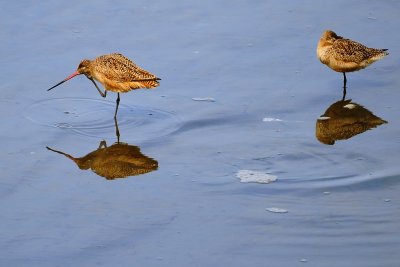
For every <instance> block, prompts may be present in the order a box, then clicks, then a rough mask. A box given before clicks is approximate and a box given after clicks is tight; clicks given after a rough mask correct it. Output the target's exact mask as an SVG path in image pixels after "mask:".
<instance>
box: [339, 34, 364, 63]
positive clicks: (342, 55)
mask: <svg viewBox="0 0 400 267" xmlns="http://www.w3.org/2000/svg"><path fill="white" fill-rule="evenodd" d="M371 50H372V49H371V48H368V47H366V46H365V45H362V44H360V43H357V42H354V41H352V40H349V39H337V40H336V41H335V42H334V43H333V46H332V51H334V52H333V56H334V57H335V58H336V59H337V60H340V61H346V62H354V63H361V62H362V61H364V60H366V59H368V58H370V57H371V53H372V51H371Z"/></svg>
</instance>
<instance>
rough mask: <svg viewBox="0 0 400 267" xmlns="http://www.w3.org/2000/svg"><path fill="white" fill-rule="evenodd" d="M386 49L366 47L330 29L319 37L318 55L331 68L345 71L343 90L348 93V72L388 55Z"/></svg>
mask: <svg viewBox="0 0 400 267" xmlns="http://www.w3.org/2000/svg"><path fill="white" fill-rule="evenodd" d="M386 50H387V49H376V48H369V47H366V46H365V45H362V44H360V43H357V42H355V41H352V40H350V39H345V38H343V37H341V36H338V35H336V33H334V32H333V31H329V30H328V31H325V32H324V33H323V34H322V36H321V39H319V42H318V47H317V56H318V58H319V60H320V61H321V62H322V63H324V64H325V65H327V66H328V67H329V68H331V69H333V70H334V71H337V72H342V73H343V77H344V86H343V87H344V89H343V92H344V94H346V82H347V79H346V72H352V71H357V70H361V69H363V68H365V67H367V66H369V65H370V64H372V63H374V62H375V61H377V60H379V59H381V58H383V57H384V56H386V55H388V54H389V53H388V52H386Z"/></svg>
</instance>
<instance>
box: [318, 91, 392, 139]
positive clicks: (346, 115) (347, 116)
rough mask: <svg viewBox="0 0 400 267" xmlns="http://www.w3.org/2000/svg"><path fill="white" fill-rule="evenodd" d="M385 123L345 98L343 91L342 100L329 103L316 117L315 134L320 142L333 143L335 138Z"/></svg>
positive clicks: (344, 136) (350, 136)
mask: <svg viewBox="0 0 400 267" xmlns="http://www.w3.org/2000/svg"><path fill="white" fill-rule="evenodd" d="M385 123H387V121H385V120H383V119H381V118H379V117H378V116H376V115H374V114H373V113H372V112H371V111H369V110H368V109H367V108H365V107H363V106H362V105H360V104H357V103H355V102H352V100H351V99H348V100H345V91H344V92H343V98H342V100H339V101H337V102H335V103H333V104H332V105H330V106H329V107H328V108H327V110H326V111H325V113H324V114H323V115H321V116H320V117H319V118H318V119H317V123H316V126H315V135H316V137H317V139H318V140H319V141H320V142H321V143H323V144H326V145H333V144H335V141H337V140H347V139H349V138H352V137H354V136H356V135H358V134H361V133H363V132H365V131H367V130H370V129H372V128H376V127H378V126H379V125H382V124H385Z"/></svg>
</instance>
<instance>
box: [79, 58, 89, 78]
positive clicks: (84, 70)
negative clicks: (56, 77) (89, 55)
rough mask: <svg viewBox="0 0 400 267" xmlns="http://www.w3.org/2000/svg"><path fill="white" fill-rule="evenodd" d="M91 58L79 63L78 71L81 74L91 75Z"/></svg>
mask: <svg viewBox="0 0 400 267" xmlns="http://www.w3.org/2000/svg"><path fill="white" fill-rule="evenodd" d="M90 62H91V61H90V60H88V59H84V60H82V61H81V63H79V66H78V69H77V72H79V74H85V75H86V76H87V75H90Z"/></svg>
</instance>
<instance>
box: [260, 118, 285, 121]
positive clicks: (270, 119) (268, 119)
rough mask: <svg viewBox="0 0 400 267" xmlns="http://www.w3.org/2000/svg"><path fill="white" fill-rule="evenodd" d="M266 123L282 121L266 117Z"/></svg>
mask: <svg viewBox="0 0 400 267" xmlns="http://www.w3.org/2000/svg"><path fill="white" fill-rule="evenodd" d="M263 121H264V122H272V121H282V120H281V119H276V118H270V117H265V118H264V119H263Z"/></svg>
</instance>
